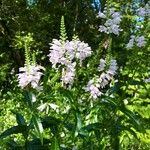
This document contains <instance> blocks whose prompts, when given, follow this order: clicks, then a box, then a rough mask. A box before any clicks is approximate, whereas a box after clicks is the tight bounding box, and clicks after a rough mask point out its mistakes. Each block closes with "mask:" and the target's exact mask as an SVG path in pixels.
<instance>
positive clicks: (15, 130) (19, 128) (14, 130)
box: [0, 126, 26, 139]
mask: <svg viewBox="0 0 150 150" xmlns="http://www.w3.org/2000/svg"><path fill="white" fill-rule="evenodd" d="M25 130H26V126H13V127H11V128H9V129H7V130H6V131H4V132H3V133H2V134H1V135H0V139H3V138H5V137H7V136H10V135H12V134H18V133H23V132H24V131H25Z"/></svg>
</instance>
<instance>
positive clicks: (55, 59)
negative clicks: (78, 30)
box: [48, 39, 92, 85]
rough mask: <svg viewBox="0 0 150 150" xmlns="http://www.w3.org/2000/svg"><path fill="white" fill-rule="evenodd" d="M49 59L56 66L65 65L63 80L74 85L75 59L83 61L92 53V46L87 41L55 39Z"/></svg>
mask: <svg viewBox="0 0 150 150" xmlns="http://www.w3.org/2000/svg"><path fill="white" fill-rule="evenodd" d="M50 45H51V46H50V54H49V55H48V56H49V60H50V62H51V63H52V66H53V67H54V68H56V67H57V66H56V65H58V67H59V65H64V68H63V70H62V78H61V80H62V82H63V83H65V84H69V85H72V84H73V81H74V77H75V67H76V62H75V60H76V59H77V60H79V61H80V64H81V63H82V61H83V60H84V59H85V58H87V57H89V56H90V55H91V53H92V51H91V48H90V47H89V45H88V44H87V43H84V42H81V41H79V40H77V39H76V40H72V41H66V42H61V40H57V39H54V40H53V42H52V43H51V44H50Z"/></svg>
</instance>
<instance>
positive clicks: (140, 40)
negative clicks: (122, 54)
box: [126, 36, 146, 49]
mask: <svg viewBox="0 0 150 150" xmlns="http://www.w3.org/2000/svg"><path fill="white" fill-rule="evenodd" d="M134 45H135V46H138V47H144V46H145V45H146V41H145V37H144V36H131V38H130V40H129V43H128V44H127V45H126V48H128V49H131V48H132V47H133V46H134Z"/></svg>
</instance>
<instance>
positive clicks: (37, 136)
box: [0, 0, 150, 150]
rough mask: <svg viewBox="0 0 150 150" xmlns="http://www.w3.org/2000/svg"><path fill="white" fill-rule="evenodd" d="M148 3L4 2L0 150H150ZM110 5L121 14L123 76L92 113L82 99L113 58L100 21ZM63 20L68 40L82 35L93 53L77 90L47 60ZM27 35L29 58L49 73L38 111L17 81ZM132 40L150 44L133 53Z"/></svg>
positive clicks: (117, 46) (0, 0) (116, 49)
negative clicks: (141, 14)
mask: <svg viewBox="0 0 150 150" xmlns="http://www.w3.org/2000/svg"><path fill="white" fill-rule="evenodd" d="M146 3H148V0H128V1H119V0H107V1H105V0H101V1H100V0H99V1H98V0H75V1H74V0H0V6H1V7H0V41H1V43H0V105H1V108H0V122H1V123H0V134H1V135H0V149H2V150H5V149H15V150H16V149H29V150H30V149H33V150H42V149H45V150H47V149H51V150H59V149H62V150H63V149H64V150H76V149H79V150H82V149H83V150H85V149H87V150H98V149H102V150H103V149H108V150H109V149H110V150H111V149H112V150H113V149H114V150H119V149H123V150H127V149H131V150H132V149H133V150H149V149H150V85H149V84H148V83H145V82H144V79H145V78H148V72H149V71H150V61H149V58H150V47H149V37H150V21H149V17H145V18H138V17H137V16H136V15H135V14H136V11H137V9H138V8H139V7H140V6H144V5H145V4H146ZM106 5H109V6H111V7H114V8H115V9H116V10H117V11H121V13H122V14H123V19H122V22H121V28H122V29H123V31H122V32H121V33H120V35H119V36H116V35H111V39H112V43H111V49H110V53H111V54H112V55H113V56H114V57H115V59H116V60H117V63H118V71H117V75H116V76H115V79H116V80H114V81H113V82H112V85H111V86H110V88H109V87H106V89H104V91H107V92H106V93H107V94H106V95H105V96H102V97H100V98H99V99H98V101H94V102H93V103H94V106H93V107H91V106H90V100H89V99H88V98H87V97H88V96H87V95H86V96H85V97H84V99H83V100H82V102H80V99H78V97H79V95H82V94H83V90H81V89H80V88H81V86H83V85H85V84H86V83H87V81H88V79H87V78H88V77H90V76H92V74H93V73H95V69H96V67H95V66H96V65H97V64H98V63H99V59H100V58H102V57H105V56H106V55H107V54H106V53H107V49H108V47H109V36H108V35H107V34H105V33H101V32H99V31H98V28H99V25H100V24H102V19H100V18H98V17H97V14H98V12H99V10H100V9H101V10H103V9H104V7H105V6H106ZM62 16H64V18H65V26H66V32H67V35H68V39H69V40H71V39H72V36H73V35H74V34H76V35H78V37H79V39H80V40H81V41H85V42H86V43H88V44H89V45H90V46H91V48H92V50H93V54H92V56H91V57H90V58H88V59H87V60H86V61H88V62H89V65H90V66H91V67H90V69H89V70H85V68H83V69H82V68H80V69H79V70H80V73H81V74H82V73H83V74H84V75H83V76H82V75H81V76H80V75H79V77H80V78H79V81H77V82H76V85H77V86H76V88H72V89H71V90H67V89H63V88H62V87H61V86H60V85H59V83H58V81H59V80H58V78H59V74H56V72H55V70H54V69H52V65H51V63H50V62H49V60H48V57H47V55H48V54H49V43H51V42H52V39H59V36H60V21H61V17H62ZM139 27H140V28H139ZM28 33H31V37H32V38H33V41H32V43H31V44H30V49H31V50H30V53H33V52H34V53H35V55H36V61H37V62H38V64H40V65H42V66H44V67H45V69H46V71H45V73H44V76H43V77H42V81H43V87H44V89H43V91H40V92H37V91H34V94H35V95H36V98H37V100H36V103H34V105H32V104H31V105H29V104H30V102H32V100H33V98H34V94H33V93H31V92H29V91H24V90H22V89H21V88H20V87H18V81H17V77H16V74H18V72H19V70H18V69H19V67H21V66H24V61H25V55H24V48H23V46H18V45H19V42H20V39H21V37H23V36H25V35H28ZM132 34H135V35H144V36H145V37H146V42H147V44H146V46H145V47H142V48H138V47H134V48H132V49H127V48H126V44H127V43H128V41H129V40H130V36H131V35H132ZM80 73H79V74H80ZM80 81H81V82H80ZM54 105H55V106H54ZM57 106H58V107H57ZM37 108H39V109H40V110H41V111H40V110H39V109H37ZM38 120H40V121H38ZM39 122H40V123H42V126H43V128H44V131H41V130H40V129H39V126H40V124H39ZM36 123H37V127H33V124H34V125H35V124H36ZM7 129H9V130H7ZM37 130H38V131H37ZM4 131H7V132H4ZM41 141H43V144H42V143H41Z"/></svg>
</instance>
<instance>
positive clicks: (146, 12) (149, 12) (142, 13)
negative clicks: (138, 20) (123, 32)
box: [137, 1, 150, 17]
mask: <svg viewBox="0 0 150 150" xmlns="http://www.w3.org/2000/svg"><path fill="white" fill-rule="evenodd" d="M137 15H138V16H139V17H149V16H150V1H149V2H148V3H147V4H146V5H145V6H144V7H140V8H139V9H138V10H137Z"/></svg>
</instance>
